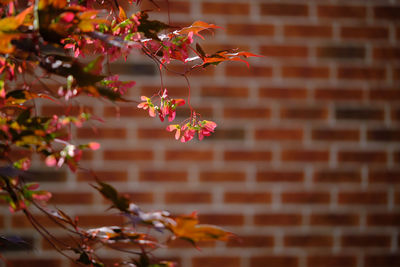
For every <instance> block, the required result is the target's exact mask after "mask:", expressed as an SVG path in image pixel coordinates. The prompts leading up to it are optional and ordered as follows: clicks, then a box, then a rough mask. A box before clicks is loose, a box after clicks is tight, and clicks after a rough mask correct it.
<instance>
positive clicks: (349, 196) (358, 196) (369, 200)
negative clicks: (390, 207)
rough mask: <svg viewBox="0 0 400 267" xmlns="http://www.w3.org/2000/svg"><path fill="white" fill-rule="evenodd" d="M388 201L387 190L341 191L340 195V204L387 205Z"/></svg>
mask: <svg viewBox="0 0 400 267" xmlns="http://www.w3.org/2000/svg"><path fill="white" fill-rule="evenodd" d="M387 202H388V197H387V193H386V192H340V193H339V195H338V203H339V204H340V205H353V204H355V205H386V204H387Z"/></svg>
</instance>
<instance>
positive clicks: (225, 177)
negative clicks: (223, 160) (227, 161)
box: [199, 171, 246, 183]
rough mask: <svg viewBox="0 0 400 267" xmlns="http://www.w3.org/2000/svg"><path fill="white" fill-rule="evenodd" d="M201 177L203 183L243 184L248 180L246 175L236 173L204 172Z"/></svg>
mask: <svg viewBox="0 0 400 267" xmlns="http://www.w3.org/2000/svg"><path fill="white" fill-rule="evenodd" d="M199 177H200V181H202V182H215V183H221V182H243V181H245V179H246V174H245V173H244V172H234V171H202V172H200V175H199Z"/></svg>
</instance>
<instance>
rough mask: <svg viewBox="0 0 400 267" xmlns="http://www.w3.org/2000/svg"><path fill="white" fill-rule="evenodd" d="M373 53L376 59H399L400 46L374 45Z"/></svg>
mask: <svg viewBox="0 0 400 267" xmlns="http://www.w3.org/2000/svg"><path fill="white" fill-rule="evenodd" d="M372 55H373V57H374V59H375V60H384V61H385V62H387V61H388V60H393V61H396V60H399V59H400V48H399V47H374V49H373V52H372Z"/></svg>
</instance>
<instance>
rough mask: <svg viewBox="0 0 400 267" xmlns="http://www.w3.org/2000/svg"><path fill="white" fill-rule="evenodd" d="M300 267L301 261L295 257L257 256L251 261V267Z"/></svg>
mask: <svg viewBox="0 0 400 267" xmlns="http://www.w3.org/2000/svg"><path fill="white" fill-rule="evenodd" d="M265 264H268V265H267V266H268V267H298V266H299V259H298V258H297V257H294V256H275V255H274V256H257V257H252V258H251V259H250V267H266V265H265Z"/></svg>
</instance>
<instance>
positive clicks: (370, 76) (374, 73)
mask: <svg viewBox="0 0 400 267" xmlns="http://www.w3.org/2000/svg"><path fill="white" fill-rule="evenodd" d="M337 77H338V78H339V79H345V80H385V79H386V70H385V69H384V68H378V67H344V66H342V67H339V68H338V76H337Z"/></svg>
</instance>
